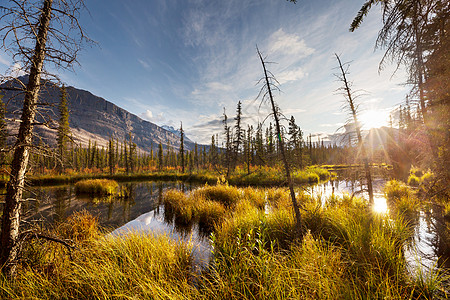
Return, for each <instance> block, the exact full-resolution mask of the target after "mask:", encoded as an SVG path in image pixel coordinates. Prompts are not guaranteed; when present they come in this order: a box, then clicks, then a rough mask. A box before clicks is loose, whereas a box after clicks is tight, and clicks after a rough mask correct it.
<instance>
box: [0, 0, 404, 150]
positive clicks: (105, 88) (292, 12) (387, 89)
mask: <svg viewBox="0 0 450 300" xmlns="http://www.w3.org/2000/svg"><path fill="white" fill-rule="evenodd" d="M363 2H364V1H362V0H336V1H332V0H317V1H306V0H299V1H298V3H297V4H292V3H290V2H287V1H284V0H227V1H219V0H133V1H123V0H108V1H106V0H89V1H86V5H87V7H88V9H89V11H90V15H88V14H86V15H84V16H83V17H82V19H81V23H82V25H83V27H84V29H85V30H86V32H87V33H88V35H89V36H90V38H92V39H93V40H95V41H96V42H97V43H98V46H92V47H91V46H88V47H86V48H85V50H84V51H83V52H82V53H81V56H80V66H79V67H76V68H75V72H74V73H71V72H64V73H62V74H61V77H62V79H63V80H64V81H65V82H66V83H67V85H71V86H75V87H77V88H81V89H85V90H89V91H90V92H92V93H93V94H95V95H97V96H100V97H103V98H105V99H106V100H108V101H111V102H113V103H115V104H116V105H118V106H120V107H122V108H124V109H126V110H128V111H130V112H132V113H134V114H136V115H138V116H140V117H142V118H143V119H146V120H149V121H152V122H154V123H156V124H158V125H164V124H166V125H172V126H174V127H179V124H180V121H182V122H183V127H184V129H185V131H186V133H187V135H188V136H189V137H190V138H191V139H193V140H195V141H198V142H200V143H209V141H210V138H211V135H212V134H214V133H220V132H221V131H222V124H221V118H222V113H223V108H224V107H225V108H226V111H227V114H228V117H229V118H230V119H232V117H233V116H234V114H235V110H236V105H237V102H238V101H239V100H240V101H242V103H243V112H244V117H245V120H246V121H247V122H249V123H250V124H254V125H256V124H257V122H258V121H262V120H263V119H264V118H265V115H266V113H267V110H266V109H265V108H264V107H262V108H261V109H259V104H260V103H259V100H255V98H256V96H257V95H258V92H259V87H258V86H256V83H257V81H258V80H259V79H260V77H261V76H262V68H261V65H260V63H259V61H258V57H257V54H256V45H258V47H259V49H260V50H261V51H262V52H263V54H265V55H267V57H268V60H269V61H272V62H276V64H272V65H270V66H269V68H270V70H271V71H272V73H273V74H274V75H275V76H276V77H277V79H278V81H279V82H280V83H281V86H280V88H281V90H282V93H280V94H276V101H277V102H278V104H279V106H280V107H281V109H282V112H283V113H284V114H285V115H286V116H287V117H290V115H293V116H294V117H295V119H296V121H297V123H298V125H299V126H300V127H301V128H302V130H303V131H304V132H305V133H306V134H309V133H314V134H320V133H321V134H332V133H334V132H336V130H337V129H338V128H339V127H340V126H342V124H343V123H344V122H345V121H346V119H347V116H346V114H345V113H344V112H342V109H341V107H342V104H343V98H342V96H340V95H338V94H336V93H335V90H336V89H337V88H338V87H339V83H338V82H336V78H335V77H334V76H333V73H335V72H336V71H337V70H336V69H335V68H336V67H337V63H336V59H335V58H334V55H333V54H334V53H335V52H336V53H338V54H339V55H341V58H342V60H343V61H352V64H351V66H350V72H351V74H350V79H351V80H352V81H353V82H354V87H355V89H360V90H364V94H366V95H365V96H363V97H361V98H360V102H361V103H362V108H363V110H364V111H363V112H362V118H363V122H364V121H365V120H364V119H366V123H367V126H370V125H371V126H376V125H378V124H382V121H386V118H387V117H386V115H387V112H388V111H390V110H391V109H392V108H393V107H394V106H397V105H398V104H399V103H400V102H401V101H402V100H403V99H404V97H405V95H406V93H407V87H405V86H402V85H401V83H403V82H404V81H405V80H406V75H405V72H404V71H403V70H399V71H398V72H397V73H396V74H395V75H394V76H392V74H393V68H392V67H388V68H386V69H385V70H384V71H383V72H381V73H378V63H379V61H380V59H381V56H382V54H383V52H382V51H380V50H378V51H375V52H374V44H375V39H376V35H377V32H378V30H379V29H380V28H381V17H380V13H379V8H378V7H375V8H374V9H373V11H371V13H370V14H369V15H368V17H367V19H366V20H365V22H364V23H363V25H362V26H361V28H359V29H358V30H357V31H356V32H354V33H350V32H349V31H348V27H349V25H350V23H351V21H352V18H353V17H354V16H355V15H356V13H357V11H358V10H359V8H360V7H361V5H362V3H363ZM10 64H11V59H10V58H9V57H8V56H7V54H5V53H4V52H0V71H1V72H4V71H5V70H6V68H7V67H8V66H9V65H10ZM369 119H370V120H369Z"/></svg>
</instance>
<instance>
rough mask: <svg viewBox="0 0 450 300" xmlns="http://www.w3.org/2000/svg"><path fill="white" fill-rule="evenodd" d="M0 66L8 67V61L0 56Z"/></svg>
mask: <svg viewBox="0 0 450 300" xmlns="http://www.w3.org/2000/svg"><path fill="white" fill-rule="evenodd" d="M0 64H4V65H6V66H9V61H8V60H7V59H6V58H4V57H3V56H2V55H1V54H0Z"/></svg>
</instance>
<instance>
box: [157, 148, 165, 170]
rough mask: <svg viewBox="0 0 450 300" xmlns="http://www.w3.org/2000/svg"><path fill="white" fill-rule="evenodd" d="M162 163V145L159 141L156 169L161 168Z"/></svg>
mask: <svg viewBox="0 0 450 300" xmlns="http://www.w3.org/2000/svg"><path fill="white" fill-rule="evenodd" d="M163 163H164V154H163V146H162V144H161V143H159V146H158V170H160V171H161V170H162V168H163Z"/></svg>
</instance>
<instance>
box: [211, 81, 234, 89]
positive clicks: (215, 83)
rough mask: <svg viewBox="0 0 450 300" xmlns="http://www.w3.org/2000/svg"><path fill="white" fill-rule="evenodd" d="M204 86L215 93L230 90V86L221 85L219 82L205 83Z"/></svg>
mask: <svg viewBox="0 0 450 300" xmlns="http://www.w3.org/2000/svg"><path fill="white" fill-rule="evenodd" d="M206 86H207V87H208V88H209V89H211V90H216V91H229V90H231V89H232V87H231V86H230V85H227V84H223V83H220V82H210V83H207V84H206Z"/></svg>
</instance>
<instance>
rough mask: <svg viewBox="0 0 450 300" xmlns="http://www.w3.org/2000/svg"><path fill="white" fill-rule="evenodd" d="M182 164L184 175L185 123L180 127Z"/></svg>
mask: <svg viewBox="0 0 450 300" xmlns="http://www.w3.org/2000/svg"><path fill="white" fill-rule="evenodd" d="M180 162H181V172H182V173H184V131H183V122H181V126H180Z"/></svg>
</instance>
